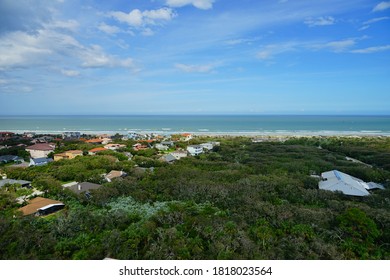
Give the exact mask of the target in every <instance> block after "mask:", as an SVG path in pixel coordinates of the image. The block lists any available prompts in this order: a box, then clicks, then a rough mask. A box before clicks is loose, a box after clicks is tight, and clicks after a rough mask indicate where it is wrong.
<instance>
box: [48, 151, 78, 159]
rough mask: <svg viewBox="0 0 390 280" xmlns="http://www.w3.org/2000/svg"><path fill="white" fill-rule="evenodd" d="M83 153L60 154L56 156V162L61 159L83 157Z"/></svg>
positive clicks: (69, 152)
mask: <svg viewBox="0 0 390 280" xmlns="http://www.w3.org/2000/svg"><path fill="white" fill-rule="evenodd" d="M82 155H83V151H81V150H70V151H66V152H63V153H60V154H55V155H54V161H57V160H61V159H74V158H75V157H77V156H82Z"/></svg>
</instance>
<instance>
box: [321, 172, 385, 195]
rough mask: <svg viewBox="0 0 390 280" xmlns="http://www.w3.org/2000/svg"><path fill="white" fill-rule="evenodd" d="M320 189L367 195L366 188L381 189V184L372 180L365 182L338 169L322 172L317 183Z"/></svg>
mask: <svg viewBox="0 0 390 280" xmlns="http://www.w3.org/2000/svg"><path fill="white" fill-rule="evenodd" d="M318 187H319V188H320V189H321V190H328V191H333V192H335V191H340V192H342V193H343V194H345V195H352V196H367V195H369V194H370V193H369V192H368V190H372V189H378V188H379V189H383V186H382V185H380V184H376V183H373V182H369V183H366V182H364V181H363V180H361V179H359V178H355V177H353V176H351V175H348V174H346V173H343V172H340V171H338V170H332V171H327V172H323V173H322V174H321V181H320V182H319V183H318Z"/></svg>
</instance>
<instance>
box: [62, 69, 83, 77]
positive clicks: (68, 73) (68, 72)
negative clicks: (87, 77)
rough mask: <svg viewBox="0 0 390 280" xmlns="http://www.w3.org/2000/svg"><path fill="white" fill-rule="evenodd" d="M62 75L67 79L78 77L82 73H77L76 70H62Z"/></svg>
mask: <svg viewBox="0 0 390 280" xmlns="http://www.w3.org/2000/svg"><path fill="white" fill-rule="evenodd" d="M61 73H62V74H63V75H64V76H67V77H77V76H79V75H80V72H79V71H76V70H65V69H63V70H61Z"/></svg>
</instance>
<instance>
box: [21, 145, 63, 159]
mask: <svg viewBox="0 0 390 280" xmlns="http://www.w3.org/2000/svg"><path fill="white" fill-rule="evenodd" d="M55 147H56V146H55V145H54V144H52V143H38V144H35V145H32V146H29V147H27V148H26V151H27V152H29V153H30V156H31V157H32V158H45V157H47V156H48V155H49V154H50V153H53V152H54V149H55Z"/></svg>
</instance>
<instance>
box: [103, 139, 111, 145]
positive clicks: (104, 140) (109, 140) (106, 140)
mask: <svg viewBox="0 0 390 280" xmlns="http://www.w3.org/2000/svg"><path fill="white" fill-rule="evenodd" d="M101 139H102V144H103V145H107V144H108V143H111V142H112V139H111V138H109V137H102V138H101Z"/></svg>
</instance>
